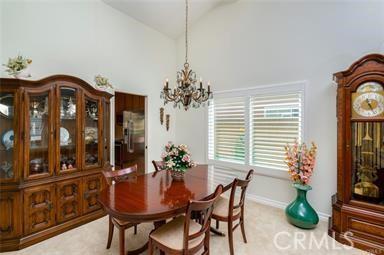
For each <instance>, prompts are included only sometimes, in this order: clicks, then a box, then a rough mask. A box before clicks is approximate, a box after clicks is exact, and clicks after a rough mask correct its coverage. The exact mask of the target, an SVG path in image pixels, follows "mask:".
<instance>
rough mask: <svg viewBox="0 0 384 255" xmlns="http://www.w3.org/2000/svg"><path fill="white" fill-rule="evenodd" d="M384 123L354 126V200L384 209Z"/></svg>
mask: <svg viewBox="0 0 384 255" xmlns="http://www.w3.org/2000/svg"><path fill="white" fill-rule="evenodd" d="M383 131H384V122H367V121H357V122H353V123H352V145H353V146H352V162H353V163H352V197H353V198H354V199H356V200H360V201H364V202H368V203H373V204H380V205H384V138H383V137H384V132H383Z"/></svg>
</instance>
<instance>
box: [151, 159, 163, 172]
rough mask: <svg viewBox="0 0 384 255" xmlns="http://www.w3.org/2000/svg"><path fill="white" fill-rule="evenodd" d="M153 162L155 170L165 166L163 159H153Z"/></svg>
mask: <svg viewBox="0 0 384 255" xmlns="http://www.w3.org/2000/svg"><path fill="white" fill-rule="evenodd" d="M152 164H153V167H154V168H155V172H158V171H160V170H163V167H164V163H163V161H155V160H152Z"/></svg>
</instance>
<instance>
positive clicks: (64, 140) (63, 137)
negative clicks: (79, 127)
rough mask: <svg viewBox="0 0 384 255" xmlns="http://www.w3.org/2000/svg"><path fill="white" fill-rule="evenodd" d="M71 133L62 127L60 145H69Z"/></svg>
mask: <svg viewBox="0 0 384 255" xmlns="http://www.w3.org/2000/svg"><path fill="white" fill-rule="evenodd" d="M68 142H69V132H68V130H67V129H66V128H63V127H60V145H68Z"/></svg>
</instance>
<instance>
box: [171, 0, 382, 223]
mask: <svg viewBox="0 0 384 255" xmlns="http://www.w3.org/2000/svg"><path fill="white" fill-rule="evenodd" d="M314 2H315V1H311V2H310V3H308V2H305V1H300V2H299V1H284V2H282V1H273V2H270V3H267V2H266V1H239V2H236V3H233V4H229V5H225V6H222V7H220V8H218V9H215V10H214V11H212V12H210V13H209V14H208V15H205V16H204V18H203V19H201V20H200V21H199V22H198V23H197V24H195V25H194V26H193V27H192V28H191V34H190V38H191V46H190V47H191V50H190V63H191V66H192V68H193V69H194V70H195V71H196V72H197V74H198V75H201V76H202V77H203V79H205V80H207V79H209V80H211V83H212V87H213V91H221V90H228V89H235V88H245V87H255V86H258V85H266V84H275V83H283V82H291V81H301V80H307V81H308V82H309V86H308V90H307V92H308V93H307V101H306V107H307V112H306V114H307V121H306V122H307V126H306V128H305V129H306V131H307V134H306V137H308V138H309V140H310V141H312V140H313V141H315V142H316V143H317V144H318V148H319V152H318V161H317V167H316V169H315V174H314V176H313V180H312V186H313V191H311V192H310V193H309V199H310V201H311V203H312V204H313V205H314V207H315V208H316V209H317V210H318V211H319V212H322V213H324V214H330V212H331V195H333V194H334V193H335V191H336V140H337V136H336V106H335V103H336V86H335V85H334V84H332V74H333V73H335V72H338V71H341V70H344V69H346V68H347V67H348V66H349V65H350V64H352V62H354V61H355V60H357V59H359V58H360V57H362V56H363V55H365V54H367V53H371V52H378V51H380V50H381V51H382V50H383V46H382V45H383V42H384V3H383V2H381V3H380V2H379V1H375V2H370V3H368V2H367V1H361V2H360V3H356V2H355V3H351V2H348V3H347V2H346V1H343V2H339V3H331V2H330V1H322V2H320V1H318V3H314ZM183 40H184V39H183V38H180V39H179V40H178V60H179V61H178V63H179V64H180V65H179V66H178V67H179V68H181V64H182V63H183V56H184V44H183ZM204 114H205V110H199V111H195V110H191V111H189V112H187V113H186V112H184V111H179V112H177V129H176V141H177V142H178V143H185V144H188V145H189V146H190V147H191V152H192V154H193V157H194V158H195V159H196V160H198V161H205V160H206V147H205V146H206V141H205V137H206V120H205V117H204ZM191 127H193V128H191ZM239 175H240V176H244V175H245V174H243V173H240V174H239ZM250 193H252V195H254V196H259V197H261V198H263V199H270V200H273V201H275V202H280V203H278V204H280V205H281V204H284V203H288V202H290V201H291V199H292V198H293V197H294V195H295V191H294V189H293V188H292V187H291V186H290V181H289V180H288V179H287V180H283V179H275V178H271V177H267V176H255V178H254V181H253V183H252V187H251V190H250ZM324 214H323V216H324Z"/></svg>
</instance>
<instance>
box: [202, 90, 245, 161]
mask: <svg viewBox="0 0 384 255" xmlns="http://www.w3.org/2000/svg"><path fill="white" fill-rule="evenodd" d="M209 112H210V115H211V116H210V118H209V127H210V132H209V134H210V135H209V136H210V139H209V140H210V141H209V142H210V144H211V146H210V155H211V158H213V159H215V160H221V161H229V162H234V163H244V160H245V144H244V139H245V105H244V99H243V98H241V97H239V98H224V99H218V100H215V101H214V102H213V104H211V105H210V108H209Z"/></svg>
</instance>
